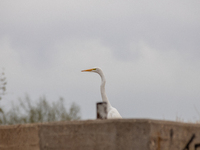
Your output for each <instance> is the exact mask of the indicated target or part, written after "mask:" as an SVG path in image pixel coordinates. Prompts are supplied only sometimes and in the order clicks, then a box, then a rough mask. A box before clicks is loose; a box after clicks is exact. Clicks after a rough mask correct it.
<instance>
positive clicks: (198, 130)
mask: <svg viewBox="0 0 200 150" xmlns="http://www.w3.org/2000/svg"><path fill="white" fill-rule="evenodd" d="M49 149H51V150H66V149H67V150H194V149H196V150H200V125H197V124H185V123H177V122H168V121H156V120H148V119H121V120H89V121H72V122H56V123H43V124H28V125H14V126H0V150H49Z"/></svg>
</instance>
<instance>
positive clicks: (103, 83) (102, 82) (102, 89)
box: [99, 72, 111, 108]
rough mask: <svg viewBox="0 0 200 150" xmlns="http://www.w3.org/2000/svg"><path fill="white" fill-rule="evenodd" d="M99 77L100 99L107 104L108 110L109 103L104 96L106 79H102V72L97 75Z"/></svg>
mask: <svg viewBox="0 0 200 150" xmlns="http://www.w3.org/2000/svg"><path fill="white" fill-rule="evenodd" d="M99 75H100V76H101V97H102V101H103V102H107V104H108V108H109V107H111V105H110V102H109V101H108V98H107V96H106V91H105V84H106V79H105V77H104V74H103V72H101V73H99Z"/></svg>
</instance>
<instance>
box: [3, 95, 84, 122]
mask: <svg viewBox="0 0 200 150" xmlns="http://www.w3.org/2000/svg"><path fill="white" fill-rule="evenodd" d="M80 118H81V117H80V107H79V106H78V105H76V104H75V103H72V105H71V106H70V108H69V110H67V109H66V108H65V105H64V99H63V98H60V99H59V100H58V101H57V102H53V103H51V104H50V103H49V102H48V101H47V100H46V98H45V97H41V98H40V99H39V101H38V102H37V103H35V104H33V103H32V102H31V100H30V98H29V97H28V96H26V97H25V99H24V100H22V99H19V104H18V105H14V104H13V103H12V107H11V109H10V110H9V111H7V112H5V110H3V109H2V108H1V109H0V124H1V125H6V124H9V125H11V124H23V123H37V122H51V121H62V120H63V121H64V120H66V121H69V120H79V119H80Z"/></svg>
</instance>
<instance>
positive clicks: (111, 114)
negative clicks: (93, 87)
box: [82, 68, 122, 119]
mask: <svg viewBox="0 0 200 150" xmlns="http://www.w3.org/2000/svg"><path fill="white" fill-rule="evenodd" d="M82 72H95V73H98V74H99V75H100V77H101V86H100V90H101V97H102V101H103V102H107V105H108V115H107V118H108V119H119V118H122V117H121V115H120V114H119V112H118V111H117V109H116V108H114V107H112V106H111V104H110V102H109V101H108V98H107V96H106V92H105V84H106V79H105V76H104V74H103V71H102V70H101V69H100V68H92V69H87V70H82Z"/></svg>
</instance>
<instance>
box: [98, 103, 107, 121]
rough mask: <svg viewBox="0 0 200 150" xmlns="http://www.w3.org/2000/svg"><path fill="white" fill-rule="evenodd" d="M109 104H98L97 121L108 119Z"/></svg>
mask: <svg viewBox="0 0 200 150" xmlns="http://www.w3.org/2000/svg"><path fill="white" fill-rule="evenodd" d="M107 114H108V112H107V103H106V102H98V103H97V119H107Z"/></svg>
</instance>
